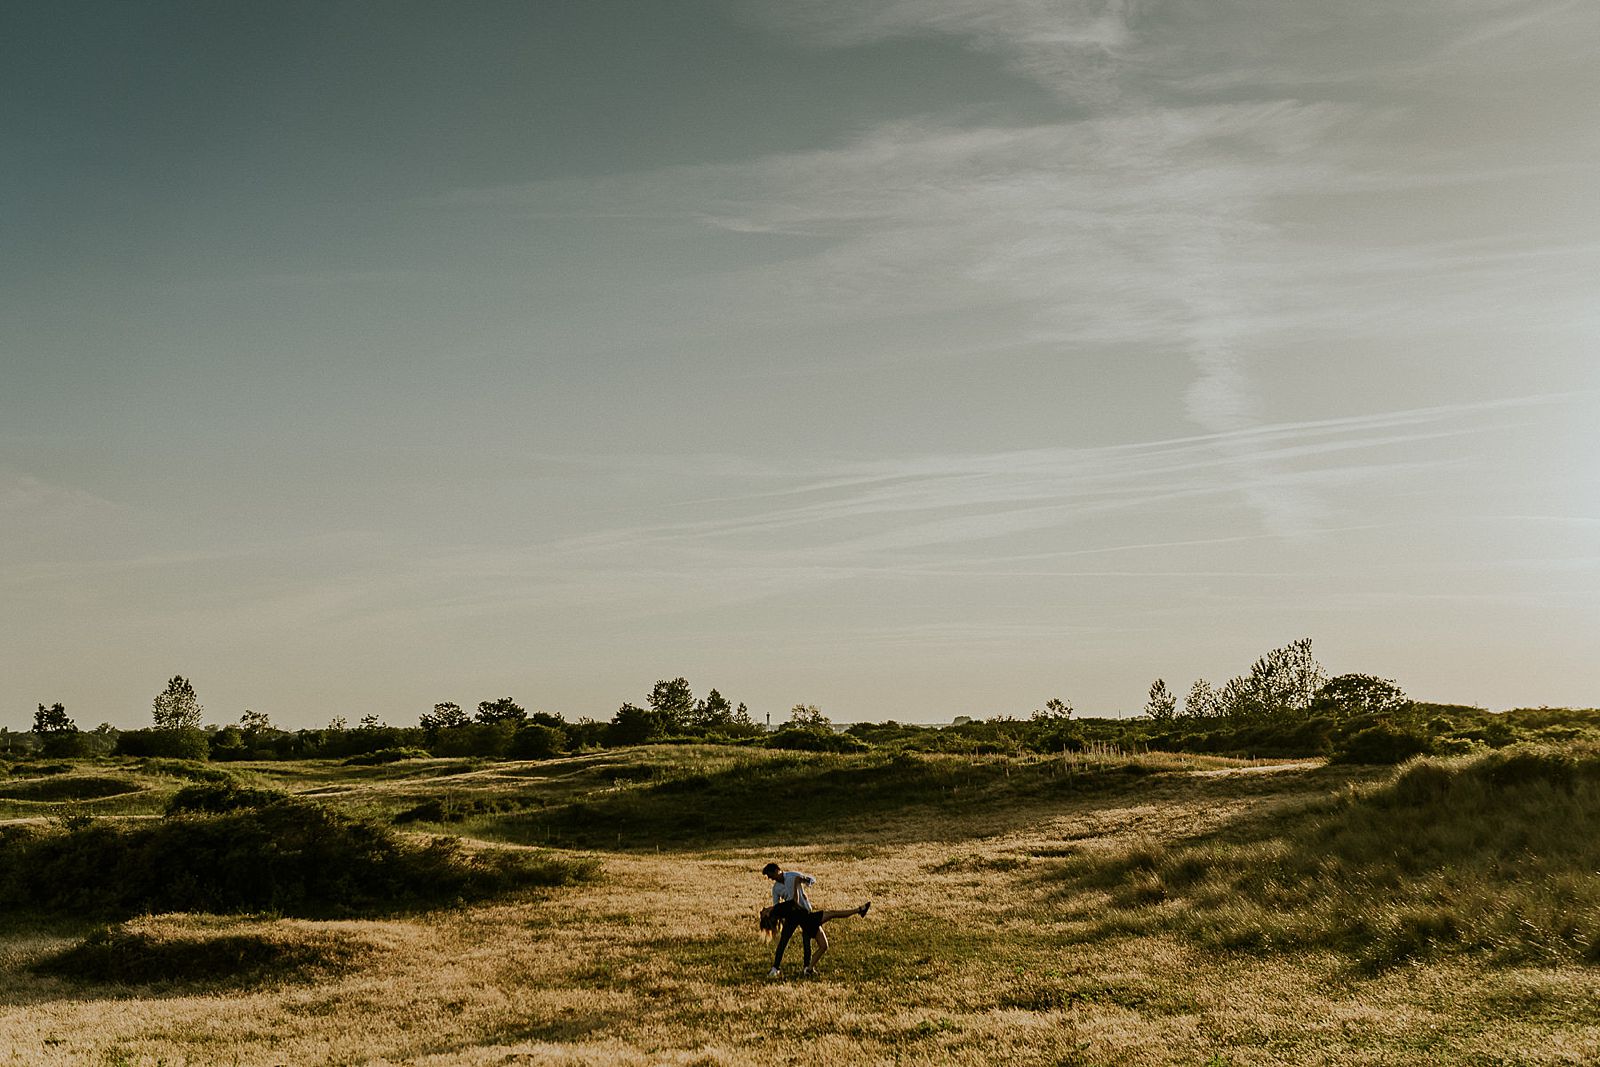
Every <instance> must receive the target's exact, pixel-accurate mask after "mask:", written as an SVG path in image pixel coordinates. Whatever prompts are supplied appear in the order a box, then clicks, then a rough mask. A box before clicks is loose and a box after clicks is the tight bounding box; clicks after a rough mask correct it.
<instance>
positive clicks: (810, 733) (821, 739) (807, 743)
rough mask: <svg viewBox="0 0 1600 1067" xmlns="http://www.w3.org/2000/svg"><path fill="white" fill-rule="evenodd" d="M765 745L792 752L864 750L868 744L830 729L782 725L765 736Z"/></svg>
mask: <svg viewBox="0 0 1600 1067" xmlns="http://www.w3.org/2000/svg"><path fill="white" fill-rule="evenodd" d="M767 747H768V748H779V749H788V750H790V751H794V752H865V751H866V750H867V748H868V745H867V744H866V742H864V741H862V740H860V739H859V738H855V737H851V736H850V735H849V734H836V733H834V732H833V731H832V730H801V729H795V728H792V727H784V728H783V729H782V730H779V731H778V732H777V733H775V734H773V735H772V736H771V737H769V738H767Z"/></svg>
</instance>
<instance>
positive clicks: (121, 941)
mask: <svg viewBox="0 0 1600 1067" xmlns="http://www.w3.org/2000/svg"><path fill="white" fill-rule="evenodd" d="M359 954H360V946H358V945H355V944H352V943H351V942H349V941H347V940H342V939H339V938H337V937H335V936H333V935H331V934H328V933H324V932H316V933H313V932H310V931H304V930H296V931H294V933H293V934H292V935H287V934H285V933H278V932H270V933H254V932H251V933H228V934H220V935H217V936H211V937H207V936H204V935H203V934H198V935H197V934H195V933H188V932H183V933H176V934H174V933H170V932H166V931H162V930H159V929H150V928H148V926H147V925H145V924H138V923H128V924H120V925H117V926H107V927H102V928H100V929H99V930H96V931H94V932H93V933H91V934H90V935H89V936H88V937H86V938H84V939H83V940H82V941H80V942H79V943H78V944H76V945H73V946H72V947H71V948H68V949H66V950H64V951H62V952H58V953H55V954H54V955H51V956H47V957H45V958H44V959H42V960H40V961H39V962H38V963H36V964H34V965H33V967H32V968H31V970H33V971H34V972H35V973H38V974H47V975H51V976H54V977H57V978H65V979H68V980H69V981H79V982H100V983H115V984H118V985H149V984H154V983H169V982H183V983H186V984H187V983H201V984H210V983H216V982H226V983H230V984H253V983H255V982H259V981H266V980H270V979H274V978H282V977H284V976H286V975H296V974H304V973H306V972H311V973H313V974H326V973H340V972H344V971H347V970H349V969H350V968H351V966H352V965H353V964H354V962H355V959H356V957H357V956H358V955H359Z"/></svg>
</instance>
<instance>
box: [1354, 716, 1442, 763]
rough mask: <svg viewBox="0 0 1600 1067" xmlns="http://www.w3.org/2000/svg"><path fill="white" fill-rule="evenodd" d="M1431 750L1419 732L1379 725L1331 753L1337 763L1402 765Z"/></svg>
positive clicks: (1359, 734)
mask: <svg viewBox="0 0 1600 1067" xmlns="http://www.w3.org/2000/svg"><path fill="white" fill-rule="evenodd" d="M1432 747H1433V742H1432V740H1431V739H1430V738H1429V737H1428V735H1427V734H1425V733H1423V732H1422V731H1421V730H1417V729H1413V728H1410V727H1404V726H1395V725H1393V724H1392V723H1386V722H1380V723H1378V724H1376V725H1374V726H1369V727H1367V728H1366V729H1364V730H1358V731H1357V732H1356V733H1354V734H1352V735H1350V737H1348V738H1346V739H1345V740H1344V742H1343V743H1341V744H1340V745H1338V747H1336V748H1335V749H1334V753H1333V759H1334V762H1336V763H1404V762H1405V761H1406V760H1408V759H1410V758H1411V757H1413V756H1421V755H1424V754H1426V753H1427V752H1429V751H1430V750H1431V749H1432Z"/></svg>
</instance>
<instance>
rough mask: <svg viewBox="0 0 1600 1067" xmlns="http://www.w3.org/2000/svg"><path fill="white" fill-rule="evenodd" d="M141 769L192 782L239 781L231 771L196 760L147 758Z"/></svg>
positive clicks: (140, 766)
mask: <svg viewBox="0 0 1600 1067" xmlns="http://www.w3.org/2000/svg"><path fill="white" fill-rule="evenodd" d="M139 769H140V770H143V771H145V772H146V773H149V774H164V775H166V776H167V777H169V778H183V779H186V780H188V781H191V782H233V781H237V779H236V778H235V777H234V776H233V773H232V772H231V771H225V770H223V769H222V768H221V767H208V766H207V765H206V764H204V763H199V762H197V761H195V760H181V759H147V760H145V761H144V762H143V763H141V764H140V765H139Z"/></svg>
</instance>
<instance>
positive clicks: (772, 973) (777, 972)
mask: <svg viewBox="0 0 1600 1067" xmlns="http://www.w3.org/2000/svg"><path fill="white" fill-rule="evenodd" d="M782 974H783V972H782V971H780V970H778V968H776V967H774V968H772V970H770V971H768V972H767V977H768V978H778V977H781V976H782Z"/></svg>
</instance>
